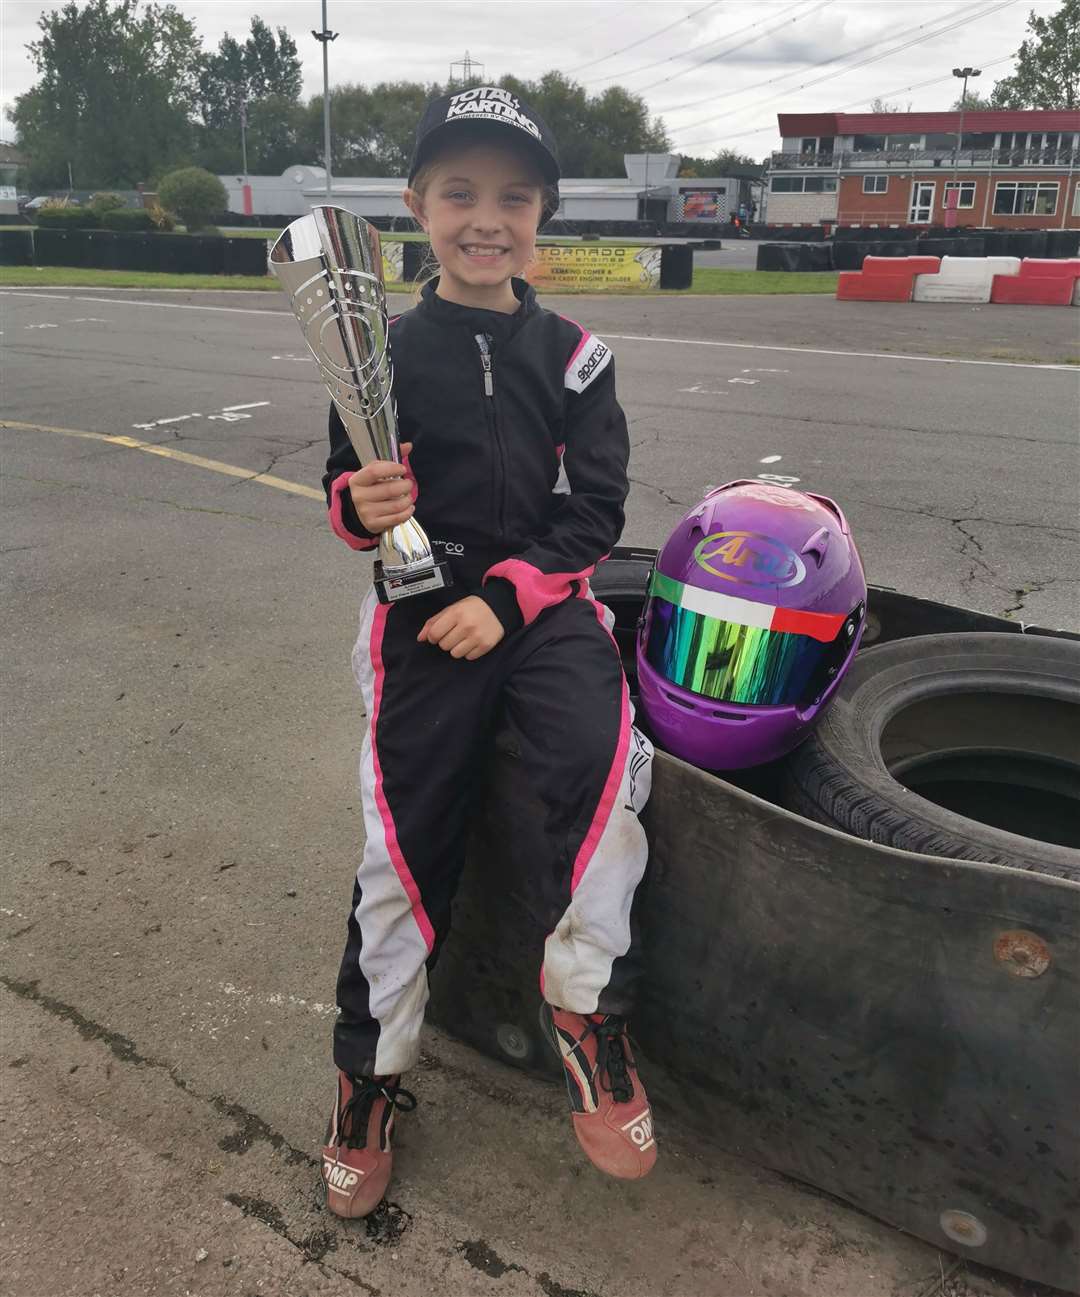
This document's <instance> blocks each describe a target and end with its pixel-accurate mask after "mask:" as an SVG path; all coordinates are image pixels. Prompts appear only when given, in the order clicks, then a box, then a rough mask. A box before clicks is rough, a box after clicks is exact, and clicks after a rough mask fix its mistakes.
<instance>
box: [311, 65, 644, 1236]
mask: <svg viewBox="0 0 1080 1297" xmlns="http://www.w3.org/2000/svg"><path fill="white" fill-rule="evenodd" d="M558 181H559V166H558V162H557V159H556V153H555V143H554V140H553V139H552V137H551V133H550V131H549V129H548V128H547V126H546V125H545V124H544V122H543V121H542V120H541V118H540V117H539V116H538V115H537V114H536V113H535V112H534V111H533V110H532V109H531V108H529V106H528V105H527V104H525V103H524V102H522V101H521V100H520V99H518V98H516V97H515V96H513V95H512V94H510V93H509V92H508V91H506V90H500V89H497V88H493V87H483V88H478V89H473V90H467V91H464V92H463V93H461V94H457V95H452V96H445V97H443V98H440V99H436V100H433V101H432V102H431V103H429V104H428V106H427V108H426V109H425V112H424V115H423V117H422V119H421V122H420V125H419V128H418V130H417V137H416V148H415V151H414V155H413V160H412V164H411V167H410V170H409V187H408V188H407V189H406V190H405V192H404V195H403V197H404V200H405V203H406V204H407V206H408V207H409V210H410V211H411V212H412V213H413V215H414V216H415V218H416V220H417V221H418V222H419V224H420V225H421V226H422V227H423V229H424V230H425V232H426V233H427V235H428V237H429V239H430V241H431V246H432V250H433V252H434V255H435V256H436V258H437V259H438V262H439V267H440V273H439V275H438V277H437V278H436V279H433V280H432V281H431V282H429V283H427V284H426V285H425V286H424V289H423V293H422V296H421V299H420V302H419V305H417V306H416V307H415V308H414V309H413V310H410V311H407V312H406V313H405V314H404V315H401V316H399V317H397V318H396V319H395V320H393V321H392V323H391V329H390V336H391V346H392V354H393V362H394V392H395V395H396V399H397V410H398V420H399V427H400V433H401V438H402V449H403V452H404V453H405V455H406V456H407V458H406V462H405V470H406V471H405V473H404V474H403V473H402V465H398V464H393V463H388V462H381V463H374V464H368V465H367V466H366V467H364V468H360V467H359V462H358V460H357V458H356V454H355V452H354V451H353V448H352V446H351V444H350V443H349V441H348V438H347V437H346V435H345V431H344V428H343V426H342V424H341V421H340V419H339V418H338V416H337V413H336V411H335V410H334V409H333V408H331V412H330V457H329V459H328V461H327V471H326V476H325V477H324V479H323V482H324V485H325V487H326V492H327V500H328V503H329V508H330V525H331V527H332V528H333V530H334V531H335V533H336V534H337V535H338V536H340V537H341V539H342V540H343V541H344V542H345V543H346V544H347V545H348V546H349V547H350V548H351V549H356V550H363V549H373V548H374V547H375V546H376V545H377V543H378V533H379V532H381V531H383V530H385V529H386V528H388V527H392V526H394V525H395V524H397V523H400V522H403V521H404V520H405V519H407V518H409V517H410V516H411V515H412V514H413V513H414V512H415V513H416V515H417V518H418V520H419V521H420V522H421V523H422V524H423V527H424V529H425V531H426V532H427V534H428V536H429V537H430V538H431V540H432V543H433V545H434V546H435V547H437V549H438V550H440V551H441V552H442V554H443V555H444V556H445V557H446V559H447V560H448V562H449V564H450V567H451V569H452V572H453V578H454V583H453V585H452V586H451V587H449V588H447V589H445V590H440V591H435V592H431V593H429V594H424V595H418V596H414V597H411V598H407V599H404V600H401V601H400V602H397V603H394V604H391V605H387V604H380V603H379V602H378V601H377V600H376V597H375V593H374V591H369V593H368V594H367V596H366V598H365V599H364V602H363V605H362V608H361V613H360V633H359V638H358V639H357V642H356V648H355V650H354V652H353V668H354V671H355V674H356V677H357V681H358V683H359V685H360V689H361V691H362V693H363V697H364V703H365V705H366V710H367V715H368V732H367V735H366V737H365V738H364V741H363V746H362V750H361V761H360V779H361V790H362V796H363V809H364V825H365V829H366V833H367V840H366V844H365V847H364V854H363V859H362V861H361V864H360V867H359V869H358V871H357V874H356V881H355V884H354V887H353V896H352V911H351V913H350V915H349V921H348V941H347V944H346V948H345V955H344V958H343V960H342V964H341V971H340V974H339V977H338V985H337V1000H338V1006H339V1008H340V1016H339V1019H338V1021H337V1023H336V1026H335V1029H334V1061H335V1063H336V1065H337V1068H338V1078H337V1096H336V1100H335V1103H334V1108H333V1112H332V1114H331V1117H330V1122H329V1127H328V1132H327V1137H326V1139H327V1142H326V1145H325V1147H324V1148H323V1151H322V1162H323V1178H324V1180H325V1183H326V1188H327V1202H328V1205H329V1207H330V1209H331V1210H332V1211H334V1212H336V1213H337V1214H338V1215H339V1216H347V1217H356V1216H364V1215H366V1214H367V1213H368V1212H370V1211H371V1210H372V1209H373V1208H374V1207H375V1206H376V1205H377V1204H378V1203H379V1201H380V1200H381V1198H382V1196H383V1194H384V1192H385V1190H386V1187H387V1184H388V1182H389V1179H390V1166H391V1149H390V1133H391V1127H392V1124H393V1119H394V1111H395V1109H402V1110H404V1111H409V1110H411V1109H412V1108H413V1107H414V1106H415V1099H414V1098H413V1096H412V1095H411V1094H410V1093H409V1092H408V1091H407V1090H405V1089H403V1088H402V1086H401V1085H400V1079H401V1074H402V1073H403V1072H405V1071H407V1070H408V1069H409V1068H410V1067H412V1066H413V1065H414V1064H415V1063H416V1061H417V1058H418V1055H419V1034H420V1026H421V1022H422V1020H423V1014H424V1006H425V1004H426V1003H427V999H428V973H429V971H430V970H431V968H432V966H433V965H434V962H435V959H436V957H437V955H438V952H439V948H440V946H441V944H442V942H443V940H444V939H445V937H446V934H447V928H448V923H449V915H450V903H451V899H452V897H453V894H454V890H455V888H456V886H457V881H458V878H459V876H460V873H461V869H462V865H463V858H464V850H465V839H466V833H467V829H468V826H469V817H470V814H471V813H472V809H473V806H474V794H475V792H476V791H477V788H476V784H477V779H478V776H479V772H480V770H481V769H482V761H481V754H482V750H483V746H484V744H485V742H486V741H487V740H488V739H489V737H490V736H491V734H492V732H493V730H494V728H495V726H496V723H497V721H498V719H499V718H500V717H501V716H502V715H504V714H505V715H507V716H508V718H509V720H510V721H511V723H512V724H513V725H514V726H515V728H516V730H517V731H518V733H519V734H520V735H521V738H522V743H521V760H522V764H523V767H524V773H525V775H526V777H527V778H528V779H530V780H531V782H532V784H533V786H534V787H535V789H536V792H537V794H538V795H539V796H540V797H541V798H542V800H543V802H544V804H545V807H546V812H547V815H546V837H547V843H546V845H547V849H548V853H549V857H550V870H549V871H548V872H547V874H546V876H545V878H544V879H543V880H542V885H543V890H544V904H545V907H546V912H545V914H544V915H543V916H542V917H543V920H544V922H545V925H546V926H547V928H548V930H549V931H550V934H551V935H550V936H549V937H548V938H547V941H546V944H545V950H544V962H543V970H542V973H541V988H542V991H543V995H544V1000H545V1014H546V1022H547V1026H548V1030H549V1034H550V1037H551V1042H552V1044H553V1046H554V1047H555V1048H556V1049H557V1050H558V1052H559V1054H560V1055H561V1057H562V1060H563V1064H564V1067H565V1072H566V1082H567V1089H568V1091H569V1096H570V1110H571V1112H572V1114H573V1122H574V1127H575V1130H576V1133H577V1137H578V1140H579V1141H580V1143H581V1145H582V1147H583V1148H584V1150H585V1152H586V1154H587V1155H588V1156H589V1158H590V1159H591V1160H592V1161H593V1163H594V1164H595V1165H596V1166H598V1167H599V1168H600V1169H601V1170H603V1171H606V1172H607V1173H609V1174H611V1175H615V1176H620V1177H624V1178H637V1177H640V1176H643V1175H646V1174H647V1173H648V1172H649V1171H650V1170H651V1168H652V1166H653V1163H654V1162H655V1160H656V1145H655V1141H654V1138H653V1129H652V1115H651V1112H650V1109H649V1104H648V1100H647V1099H646V1097H645V1091H644V1089H643V1088H642V1085H641V1081H640V1080H639V1079H638V1075H637V1071H636V1068H635V1065H634V1059H633V1055H632V1053H631V1050H630V1046H629V1044H628V1042H627V1038H626V1027H625V1019H626V1016H627V1014H628V1013H629V1012H630V1010H631V1008H632V1004H633V986H634V982H635V980H636V976H637V973H638V962H639V961H638V956H637V951H636V947H635V942H634V940H633V938H632V933H631V925H630V906H631V902H632V900H633V896H634V891H635V889H636V888H637V886H638V884H639V882H640V881H641V877H642V874H643V872H644V869H645V860H646V843H645V835H644V833H643V831H642V828H641V825H640V823H639V821H638V818H637V815H638V812H639V811H640V810H641V808H642V806H643V805H644V803H645V800H646V798H647V797H648V793H649V783H650V773H651V767H650V762H651V757H652V749H651V747H650V746H649V744H648V741H647V740H646V739H645V738H643V737H642V735H641V734H639V733H638V731H637V730H636V729H634V727H633V725H632V724H631V721H632V712H631V708H630V703H629V698H628V694H627V687H626V681H625V678H624V676H623V672H622V665H621V662H620V658H619V654H618V651H617V648H616V646H615V643H614V641H613V639H612V637H611V635H610V631H609V620H610V614H609V613H608V611H607V609H605V608H604V607H603V606H602V605H601V604H599V603H597V602H596V601H595V600H593V598H592V596H591V593H590V590H589V584H588V577H589V574H590V573H591V572H592V571H593V569H594V567H595V566H596V564H597V562H598V561H600V560H601V559H602V558H604V557H605V556H606V555H607V553H608V552H609V551H610V549H611V547H612V545H613V544H614V543H615V542H616V541H617V540H618V538H619V535H620V533H621V531H622V525H623V502H624V500H625V498H626V493H627V478H626V465H627V458H628V453H629V446H628V437H627V429H626V420H625V418H624V416H623V413H622V410H621V409H620V408H619V405H618V402H617V401H616V399H615V366H614V362H613V360H612V356H611V352H610V350H609V349H608V347H607V346H606V345H605V344H604V343H603V342H601V341H600V340H599V339H598V338H595V337H593V336H592V335H591V334H590V333H588V332H587V331H586V330H585V329H583V328H582V327H581V326H580V325H579V324H575V323H574V322H573V321H572V320H568V319H565V318H564V317H562V316H560V315H556V314H555V313H554V312H553V311H548V310H545V309H544V308H543V307H541V306H540V305H539V304H538V302H537V300H536V295H535V293H534V291H533V289H532V288H531V287H530V286H529V285H528V284H527V283H526V282H525V281H524V280H522V279H519V278H515V276H516V275H517V274H518V272H520V271H521V270H522V269H523V268H524V267H525V266H526V265H528V263H529V262H530V261H531V260H532V258H533V256H534V245H535V237H536V232H537V228H538V227H539V225H540V224H542V223H543V221H545V220H546V219H547V218H548V217H549V216H550V215H551V214H552V213H553V212H554V210H555V209H556V207H557V206H558V202H559V197H558Z"/></svg>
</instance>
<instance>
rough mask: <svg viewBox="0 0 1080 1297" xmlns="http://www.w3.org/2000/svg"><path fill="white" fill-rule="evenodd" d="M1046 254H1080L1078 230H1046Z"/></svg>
mask: <svg viewBox="0 0 1080 1297" xmlns="http://www.w3.org/2000/svg"><path fill="white" fill-rule="evenodd" d="M1046 255H1047V256H1048V257H1076V256H1080V230H1048V231H1047V232H1046Z"/></svg>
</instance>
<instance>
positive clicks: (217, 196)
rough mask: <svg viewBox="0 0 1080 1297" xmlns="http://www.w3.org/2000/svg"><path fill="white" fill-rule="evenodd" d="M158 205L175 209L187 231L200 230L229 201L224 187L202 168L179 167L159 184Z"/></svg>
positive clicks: (173, 210) (223, 208)
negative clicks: (159, 200)
mask: <svg viewBox="0 0 1080 1297" xmlns="http://www.w3.org/2000/svg"><path fill="white" fill-rule="evenodd" d="M158 195H159V197H160V199H161V205H162V206H163V207H166V208H168V209H169V211H172V212H175V213H176V214H177V216H179V217H180V219H181V220H182V221H183V222H184V224H185V225H186V226H187V228H188V232H189V233H194V232H195V231H196V230H201V229H202V228H203V226H205V225H206V223H207V222H208V221H209V220H210V218H211V216H213V215H214V214H215V213H217V212H223V211H224V210H225V208H226V206H227V204H228V199H227V197H226V195H225V186H224V185H223V184H222V183H221V181H220V180H219V179H218V178H217V176H214V175H211V173H210V172H209V171H205V170H204V169H203V168H202V167H181V168H180V170H179V171H170V172H169V174H168V175H167V176H166V177H165V178H164V179H163V180H162V182H161V184H160V186H159V187H158Z"/></svg>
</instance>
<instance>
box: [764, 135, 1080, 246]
mask: <svg viewBox="0 0 1080 1297" xmlns="http://www.w3.org/2000/svg"><path fill="white" fill-rule="evenodd" d="M778 121H779V124H780V136H781V139H782V142H783V148H782V150H781V151H780V152H779V153H774V154H773V155H772V160H771V162H770V165H769V182H768V186H767V206H766V211H765V218H764V219H765V220H767V221H768V222H769V223H770V224H776V225H785V224H799V225H802V224H818V223H821V222H829V223H832V224H838V225H886V226H887V225H944V224H945V223H946V222H945V210H946V207H945V204H946V194H947V193H948V192H949V191H950V190H951V189H952V188H953V187H954V186H955V188H956V189H957V192H958V199H957V212H956V224H957V225H967V226H977V227H993V228H997V229H1021V230H1022V229H1078V228H1080V111H1076V110H1071V111H1069V110H1061V111H1058V110H1054V111H1049V110H1042V109H1039V110H1030V111H1028V110H1025V111H1017V112H1011V111H995V112H965V113H964V114H963V118H962V120H961V114H960V113H959V112H948V113H780V114H778Z"/></svg>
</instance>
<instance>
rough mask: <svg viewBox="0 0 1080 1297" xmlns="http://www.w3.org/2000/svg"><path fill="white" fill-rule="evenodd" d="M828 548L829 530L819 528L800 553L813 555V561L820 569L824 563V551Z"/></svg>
mask: <svg viewBox="0 0 1080 1297" xmlns="http://www.w3.org/2000/svg"><path fill="white" fill-rule="evenodd" d="M828 548H829V529H828V527H819V528H818V530H817V531H815V532H814V534H813V535H812V536H811V537H810V539H809V540H808V541H807V542H806V544H805V545H804V546H803V547H802V552H803V553H804V554H811V555H813V558H814V561H815V562H816V563H817V565H818V567H820V566H821V565H822V563H824V562H825V551H826V550H827V549H828Z"/></svg>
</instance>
